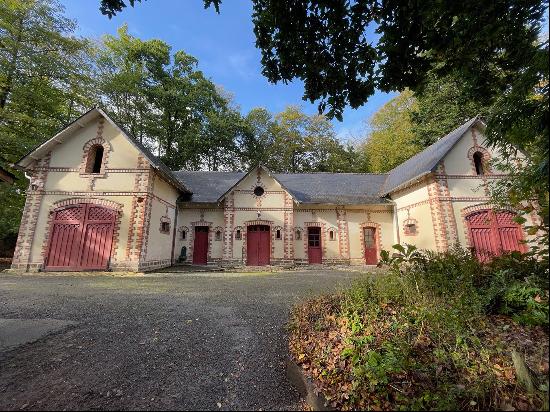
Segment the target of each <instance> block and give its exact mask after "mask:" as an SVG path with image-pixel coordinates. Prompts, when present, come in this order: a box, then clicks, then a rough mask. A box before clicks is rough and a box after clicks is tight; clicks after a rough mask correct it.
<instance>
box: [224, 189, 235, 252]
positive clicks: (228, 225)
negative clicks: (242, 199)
mask: <svg viewBox="0 0 550 412" xmlns="http://www.w3.org/2000/svg"><path fill="white" fill-rule="evenodd" d="M223 225H224V232H223V249H222V250H223V252H222V256H223V260H230V259H232V258H233V231H234V228H235V192H231V193H229V194H228V195H227V196H226V197H225V199H224V207H223Z"/></svg>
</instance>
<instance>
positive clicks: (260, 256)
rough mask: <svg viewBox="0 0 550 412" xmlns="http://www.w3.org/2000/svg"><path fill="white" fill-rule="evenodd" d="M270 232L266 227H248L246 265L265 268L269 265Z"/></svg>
mask: <svg viewBox="0 0 550 412" xmlns="http://www.w3.org/2000/svg"><path fill="white" fill-rule="evenodd" d="M270 243H271V232H270V228H269V226H267V225H252V226H248V230H247V233H246V264H247V265H249V266H265V265H269V264H270V263H271V261H270V256H271V248H270Z"/></svg>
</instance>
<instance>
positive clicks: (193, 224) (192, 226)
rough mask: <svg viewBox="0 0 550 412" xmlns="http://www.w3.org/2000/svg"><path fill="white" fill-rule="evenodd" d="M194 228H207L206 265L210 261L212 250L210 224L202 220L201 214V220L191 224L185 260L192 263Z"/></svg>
mask: <svg viewBox="0 0 550 412" xmlns="http://www.w3.org/2000/svg"><path fill="white" fill-rule="evenodd" d="M195 226H208V228H209V229H208V255H207V256H206V259H207V263H208V262H209V261H210V259H211V257H210V251H211V250H212V222H207V221H205V220H203V218H202V214H201V220H197V221H195V222H191V230H190V231H189V236H188V237H189V249H188V250H189V253H188V254H187V256H188V257H187V260H188V261H189V262H192V261H193V248H194V245H195Z"/></svg>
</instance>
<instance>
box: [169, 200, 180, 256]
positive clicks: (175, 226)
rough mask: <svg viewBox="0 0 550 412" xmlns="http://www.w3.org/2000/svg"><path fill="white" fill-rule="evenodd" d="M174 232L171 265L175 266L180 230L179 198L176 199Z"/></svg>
mask: <svg viewBox="0 0 550 412" xmlns="http://www.w3.org/2000/svg"><path fill="white" fill-rule="evenodd" d="M174 214H175V216H174V234H173V235H172V253H171V255H170V256H171V258H170V266H174V261H175V259H174V250H175V248H176V233H177V232H178V200H177V199H176V209H175V212H174Z"/></svg>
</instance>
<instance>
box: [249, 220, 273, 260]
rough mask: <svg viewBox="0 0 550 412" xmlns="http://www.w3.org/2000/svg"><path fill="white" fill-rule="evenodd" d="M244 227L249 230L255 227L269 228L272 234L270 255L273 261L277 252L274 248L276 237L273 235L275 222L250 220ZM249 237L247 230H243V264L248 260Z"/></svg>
mask: <svg viewBox="0 0 550 412" xmlns="http://www.w3.org/2000/svg"><path fill="white" fill-rule="evenodd" d="M244 225H245V226H246V228H248V226H254V225H267V226H269V231H270V232H271V253H270V259H273V255H274V252H275V248H274V245H273V243H274V241H273V239H274V237H273V236H274V235H273V221H271V220H263V219H256V220H248V221H246V222H244ZM247 235H248V230H247V229H245V230H243V262H246V258H247V243H246V242H247V239H246V238H247Z"/></svg>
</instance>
